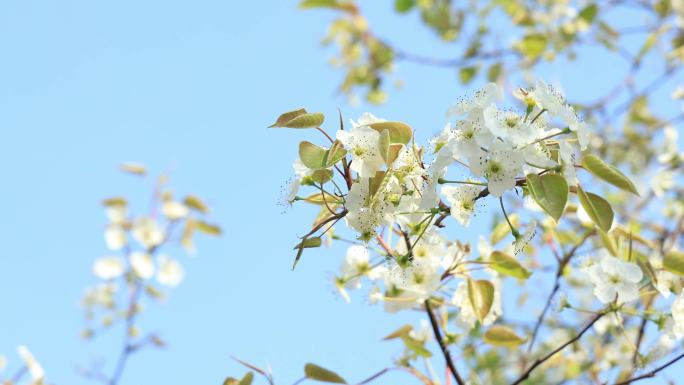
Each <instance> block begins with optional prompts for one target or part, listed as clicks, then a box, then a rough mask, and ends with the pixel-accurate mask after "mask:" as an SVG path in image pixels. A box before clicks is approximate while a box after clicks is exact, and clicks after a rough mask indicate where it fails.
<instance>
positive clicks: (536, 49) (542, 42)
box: [516, 33, 548, 60]
mask: <svg viewBox="0 0 684 385" xmlns="http://www.w3.org/2000/svg"><path fill="white" fill-rule="evenodd" d="M547 45H548V40H547V39H546V35H544V34H541V33H531V34H529V35H525V37H523V38H522V40H520V41H519V42H518V43H517V44H516V48H517V49H518V51H520V52H521V53H522V54H523V55H525V56H526V57H527V58H528V59H532V60H535V59H537V58H538V57H539V56H541V55H542V54H543V53H544V51H546V46H547Z"/></svg>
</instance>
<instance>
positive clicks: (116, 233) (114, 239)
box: [104, 225, 128, 250]
mask: <svg viewBox="0 0 684 385" xmlns="http://www.w3.org/2000/svg"><path fill="white" fill-rule="evenodd" d="M104 238H105V243H106V244H107V247H109V248H110V249H111V250H121V249H122V248H123V247H124V246H126V243H128V241H127V239H126V231H125V230H124V229H123V227H121V226H120V225H109V226H107V228H106V229H105V232H104Z"/></svg>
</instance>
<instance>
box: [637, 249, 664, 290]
mask: <svg viewBox="0 0 684 385" xmlns="http://www.w3.org/2000/svg"><path fill="white" fill-rule="evenodd" d="M632 254H634V256H635V258H634V259H635V260H636V263H637V265H639V267H640V268H641V271H643V272H644V275H645V276H647V277H648V279H649V280H650V281H651V282H653V284H654V285H657V284H658V276H657V275H656V272H655V270H654V269H653V265H651V262H650V261H649V260H648V256H647V255H646V254H643V253H640V252H639V251H637V250H633V251H632Z"/></svg>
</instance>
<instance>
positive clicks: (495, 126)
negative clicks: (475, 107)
mask: <svg viewBox="0 0 684 385" xmlns="http://www.w3.org/2000/svg"><path fill="white" fill-rule="evenodd" d="M483 115H484V122H485V127H486V128H487V129H488V130H489V132H491V133H492V134H493V135H494V136H496V137H498V138H501V139H503V140H505V141H507V142H509V143H511V144H513V145H518V144H527V143H530V142H532V141H534V139H536V138H537V136H538V132H537V131H536V130H535V129H534V126H532V125H530V124H529V123H528V122H526V121H525V118H524V117H523V116H522V115H520V114H519V113H517V112H514V111H510V110H500V109H498V108H497V107H496V106H494V105H491V106H488V107H487V108H485V109H484V111H483Z"/></svg>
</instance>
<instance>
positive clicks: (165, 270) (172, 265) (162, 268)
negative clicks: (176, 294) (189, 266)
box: [157, 255, 185, 287]
mask: <svg viewBox="0 0 684 385" xmlns="http://www.w3.org/2000/svg"><path fill="white" fill-rule="evenodd" d="M184 275H185V274H184V272H183V266H181V264H180V263H179V262H178V261H176V260H175V259H171V258H169V257H168V256H166V255H160V256H159V257H157V282H159V283H160V284H162V285H165V286H171V287H174V286H178V285H179V284H180V283H181V282H182V281H183V277H184Z"/></svg>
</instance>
